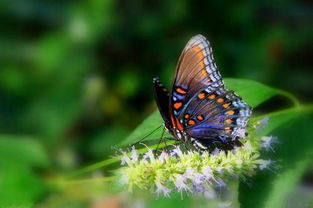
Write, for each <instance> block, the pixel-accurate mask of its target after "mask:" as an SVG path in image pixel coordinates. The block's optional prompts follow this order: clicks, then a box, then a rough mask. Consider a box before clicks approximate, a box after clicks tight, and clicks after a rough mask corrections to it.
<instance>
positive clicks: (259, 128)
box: [255, 116, 269, 133]
mask: <svg viewBox="0 0 313 208" xmlns="http://www.w3.org/2000/svg"><path fill="white" fill-rule="evenodd" d="M268 121H269V117H268V116H265V117H264V118H262V119H261V120H260V121H258V123H257V124H256V125H255V131H256V133H259V132H260V131H262V130H263V129H264V128H265V127H266V126H267V125H268Z"/></svg>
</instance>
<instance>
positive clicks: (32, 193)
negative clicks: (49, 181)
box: [0, 135, 49, 207]
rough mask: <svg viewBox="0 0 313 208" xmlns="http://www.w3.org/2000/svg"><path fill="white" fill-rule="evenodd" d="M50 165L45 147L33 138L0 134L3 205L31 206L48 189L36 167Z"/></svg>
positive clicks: (1, 198)
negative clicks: (35, 169) (36, 171)
mask: <svg viewBox="0 0 313 208" xmlns="http://www.w3.org/2000/svg"><path fill="white" fill-rule="evenodd" d="M48 165H49V160H48V157H47V155H46V153H45V151H44V148H43V147H42V146H41V145H40V144H39V143H38V142H37V141H36V140H34V139H33V138H30V137H25V136H11V135H0V206H1V207H8V206H12V207H14V206H19V207H31V206H32V205H33V204H34V201H35V200H37V199H38V198H39V197H40V195H41V194H42V193H43V191H44V190H45V187H44V185H43V182H42V181H41V179H40V177H39V176H38V175H37V174H36V173H35V171H34V170H33V168H34V167H36V168H42V167H47V166H48Z"/></svg>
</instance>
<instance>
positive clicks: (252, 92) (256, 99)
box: [121, 79, 276, 145]
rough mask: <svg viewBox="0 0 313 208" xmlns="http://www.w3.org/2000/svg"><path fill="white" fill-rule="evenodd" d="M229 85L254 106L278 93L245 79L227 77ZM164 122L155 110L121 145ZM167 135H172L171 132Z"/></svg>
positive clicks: (158, 136)
mask: <svg viewBox="0 0 313 208" xmlns="http://www.w3.org/2000/svg"><path fill="white" fill-rule="evenodd" d="M225 82H226V84H227V87H229V88H230V89H232V90H234V91H235V92H236V93H237V94H239V95H240V96H242V98H243V99H244V100H245V101H246V102H247V103H248V104H249V105H251V106H252V107H256V106H258V105H259V104H261V103H262V102H264V101H266V100H267V99H269V98H271V97H273V96H274V95H275V94H276V90H275V89H273V88H271V87H268V86H266V85H264V84H261V83H258V82H255V81H252V80H244V79H225ZM162 123H163V119H162V117H161V116H160V113H159V112H158V110H156V111H154V112H153V113H152V114H151V115H150V116H148V118H146V119H145V120H144V121H143V122H142V123H141V124H139V126H138V127H137V128H136V129H135V130H134V131H133V133H131V134H130V135H129V136H128V137H127V138H126V139H125V140H123V142H122V143H121V145H129V144H133V143H135V142H137V141H139V140H140V139H142V138H144V137H145V136H147V135H148V134H149V133H151V132H152V131H153V130H155V129H156V128H158V127H159V126H160V125H161V124H162ZM162 131H163V129H162V128H159V129H158V130H156V131H155V132H154V133H153V134H151V135H150V136H149V137H147V138H146V140H153V139H159V138H160V137H161V134H162ZM165 136H170V135H169V134H167V135H165Z"/></svg>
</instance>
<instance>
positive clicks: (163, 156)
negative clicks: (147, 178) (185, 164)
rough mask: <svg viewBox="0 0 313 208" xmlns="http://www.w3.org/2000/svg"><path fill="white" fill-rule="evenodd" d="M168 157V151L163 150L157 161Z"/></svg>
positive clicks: (162, 160)
mask: <svg viewBox="0 0 313 208" xmlns="http://www.w3.org/2000/svg"><path fill="white" fill-rule="evenodd" d="M168 157H169V155H168V153H167V152H165V151H162V152H161V154H160V156H159V161H160V162H165V160H166V159H167V158H168Z"/></svg>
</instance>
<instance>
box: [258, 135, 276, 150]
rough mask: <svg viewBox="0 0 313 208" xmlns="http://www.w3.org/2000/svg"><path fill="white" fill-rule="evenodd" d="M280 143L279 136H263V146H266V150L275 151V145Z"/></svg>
mask: <svg viewBox="0 0 313 208" xmlns="http://www.w3.org/2000/svg"><path fill="white" fill-rule="evenodd" d="M277 143H279V142H278V140H277V137H274V136H264V137H262V138H261V144H260V145H261V147H263V148H265V149H266V151H269V150H272V151H273V152H274V149H273V145H274V144H277Z"/></svg>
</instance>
